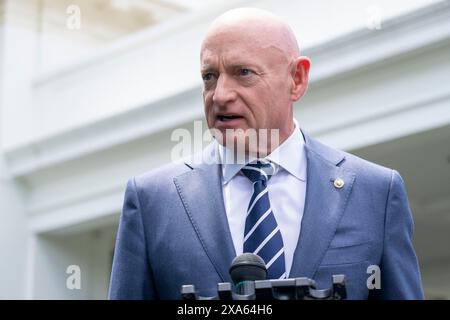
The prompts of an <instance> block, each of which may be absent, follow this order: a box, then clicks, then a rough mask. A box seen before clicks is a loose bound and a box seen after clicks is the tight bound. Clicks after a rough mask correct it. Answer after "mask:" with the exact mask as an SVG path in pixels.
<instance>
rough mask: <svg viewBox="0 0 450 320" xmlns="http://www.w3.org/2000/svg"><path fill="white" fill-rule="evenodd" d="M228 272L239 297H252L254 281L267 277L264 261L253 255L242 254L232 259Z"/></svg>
mask: <svg viewBox="0 0 450 320" xmlns="http://www.w3.org/2000/svg"><path fill="white" fill-rule="evenodd" d="M229 272H230V276H231V279H232V280H233V283H234V285H235V287H236V293H237V294H239V295H254V294H255V283H254V281H255V280H266V277H267V269H266V264H265V263H264V260H263V259H262V258H261V257H260V256H258V255H256V254H254V253H243V254H241V255H239V256H237V257H236V258H234V259H233V261H232V262H231V266H230V270H229Z"/></svg>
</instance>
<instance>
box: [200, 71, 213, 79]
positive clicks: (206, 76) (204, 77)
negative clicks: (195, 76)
mask: <svg viewBox="0 0 450 320" xmlns="http://www.w3.org/2000/svg"><path fill="white" fill-rule="evenodd" d="M213 77H214V75H213V74H212V73H211V72H209V73H205V74H204V75H203V76H202V78H203V81H210V80H212V79H213Z"/></svg>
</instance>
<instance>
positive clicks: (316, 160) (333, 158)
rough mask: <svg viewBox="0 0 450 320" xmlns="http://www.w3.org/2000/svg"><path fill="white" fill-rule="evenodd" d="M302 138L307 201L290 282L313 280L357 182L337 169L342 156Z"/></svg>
mask: <svg viewBox="0 0 450 320" xmlns="http://www.w3.org/2000/svg"><path fill="white" fill-rule="evenodd" d="M303 134H304V136H305V139H306V143H305V151H306V158H307V183H306V199H305V209H304V213H303V218H302V225H301V231H300V237H299V240H298V243H297V247H296V249H295V252H294V258H293V264H292V268H291V272H290V274H289V277H290V278H295V277H308V278H313V277H314V274H315V272H316V270H317V268H318V266H319V264H320V262H321V260H322V258H323V256H324V254H325V252H326V250H327V249H328V247H329V245H330V242H331V240H332V239H333V237H334V234H335V232H336V229H337V226H338V224H339V221H340V219H341V217H342V215H343V213H344V210H345V207H346V204H347V199H348V197H349V195H350V193H351V190H352V186H353V181H354V179H355V175H354V174H353V173H352V172H349V171H346V170H343V169H342V168H340V167H338V166H337V164H338V163H340V162H342V160H343V159H344V157H343V154H342V153H339V152H337V151H335V150H332V149H329V148H328V147H326V146H324V145H321V144H319V143H318V142H317V141H314V140H312V139H311V138H309V137H308V136H307V135H305V133H303ZM337 178H340V179H342V180H343V181H344V186H343V187H341V188H337V187H335V186H334V181H335V179H337Z"/></svg>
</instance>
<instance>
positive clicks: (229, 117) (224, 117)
mask: <svg viewBox="0 0 450 320" xmlns="http://www.w3.org/2000/svg"><path fill="white" fill-rule="evenodd" d="M241 118H242V116H238V115H219V116H217V119H219V120H220V121H223V122H228V121H232V120H235V119H241Z"/></svg>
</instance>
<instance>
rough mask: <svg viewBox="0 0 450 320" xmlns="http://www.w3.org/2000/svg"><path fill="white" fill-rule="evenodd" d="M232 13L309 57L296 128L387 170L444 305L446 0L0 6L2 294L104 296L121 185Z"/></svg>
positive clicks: (163, 141)
mask: <svg viewBox="0 0 450 320" xmlns="http://www.w3.org/2000/svg"><path fill="white" fill-rule="evenodd" d="M241 6H250V7H259V8H264V9H267V10H270V11H272V12H274V13H275V14H278V15H280V16H281V17H283V18H284V19H286V20H287V21H288V22H289V23H290V24H291V26H292V28H293V29H294V31H295V33H296V35H297V38H298V40H299V43H300V46H301V50H302V53H303V54H305V55H308V56H309V57H310V58H311V59H312V66H311V84H310V88H309V91H308V93H307V94H306V96H305V97H304V98H303V99H301V101H299V102H298V104H297V106H296V113H295V117H296V118H297V119H298V121H299V123H300V125H301V126H302V127H303V128H304V129H305V130H306V131H307V132H309V134H311V135H312V136H314V137H315V138H317V139H319V140H320V141H322V142H324V143H327V144H329V145H332V146H334V147H336V148H341V149H344V150H346V151H349V152H351V153H354V154H356V155H359V156H362V157H364V158H366V159H368V160H370V161H374V162H376V163H379V164H382V165H385V166H388V167H391V168H394V169H396V170H398V171H399V172H400V174H401V175H402V177H403V178H404V180H405V183H406V188H407V191H408V195H409V199H410V205H411V208H412V211H413V215H414V219H415V234H414V244H415V247H416V250H417V254H418V257H419V261H420V266H421V270H422V277H423V284H424V289H425V293H426V296H427V298H429V299H449V298H450V249H449V244H450V2H449V1H442V0H441V1H431V0H397V1H391V0H346V1H332V0H316V1H287V0H277V1H275V0H260V1H249V0H247V1H235V0H233V1H232V0H230V1H225V0H208V1H200V0H189V1H184V0H129V1H127V0H0V145H1V148H0V298H1V299H104V298H106V297H107V291H108V285H109V277H110V270H111V262H112V256H113V251H114V242H115V234H116V230H117V226H118V220H119V216H120V211H121V207H122V201H123V192H124V188H125V184H126V181H127V180H128V178H129V177H131V176H134V175H136V174H140V173H143V172H145V171H147V170H149V169H151V168H154V167H156V166H159V165H163V164H164V163H167V162H168V161H170V159H171V158H170V156H171V148H173V146H174V145H175V144H176V143H175V142H172V141H171V133H172V131H173V130H174V129H176V128H186V129H188V130H190V131H192V130H193V121H195V120H202V116H203V106H202V100H201V86H202V83H201V78H200V74H199V47H200V42H201V39H202V37H203V35H204V33H205V31H206V28H207V26H208V24H209V23H210V22H211V21H212V20H213V19H214V18H215V17H217V16H218V15H219V14H221V13H222V12H224V11H226V10H228V9H231V8H234V7H241ZM71 265H75V266H79V268H80V272H81V273H80V275H81V281H80V284H81V287H80V288H79V289H76V288H75V289H70V286H69V287H68V286H67V279H68V277H70V276H71V273H70V270H68V267H69V266H71ZM68 272H69V273H68Z"/></svg>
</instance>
